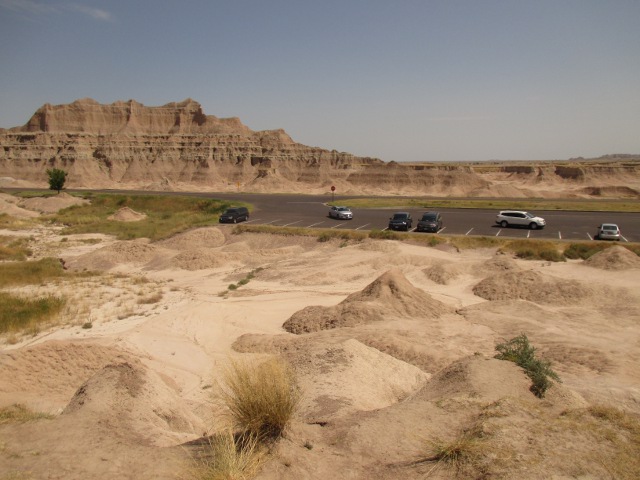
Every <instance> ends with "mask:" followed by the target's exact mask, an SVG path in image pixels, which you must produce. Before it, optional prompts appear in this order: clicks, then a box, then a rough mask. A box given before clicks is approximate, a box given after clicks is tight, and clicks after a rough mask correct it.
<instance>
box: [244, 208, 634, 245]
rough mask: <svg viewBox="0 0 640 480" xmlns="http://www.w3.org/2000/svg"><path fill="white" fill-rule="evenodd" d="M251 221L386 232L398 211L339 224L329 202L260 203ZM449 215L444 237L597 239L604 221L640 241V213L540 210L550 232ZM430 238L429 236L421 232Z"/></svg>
mask: <svg viewBox="0 0 640 480" xmlns="http://www.w3.org/2000/svg"><path fill="white" fill-rule="evenodd" d="M255 205H256V206H257V207H258V208H256V210H255V211H254V212H253V214H252V216H251V218H250V220H249V222H250V223H251V224H261V225H276V226H291V227H305V228H334V229H352V230H373V229H377V230H385V229H387V226H388V221H389V217H390V216H391V215H393V213H394V212H395V211H400V210H389V209H352V211H353V220H337V219H334V218H330V217H329V216H328V211H329V207H328V206H327V205H326V204H325V203H323V202H308V201H295V200H294V201H288V202H283V203H280V204H279V205H278V208H268V209H265V208H263V206H260V205H259V204H255ZM402 211H407V212H409V213H411V215H412V217H413V225H412V229H411V230H410V231H415V227H416V224H417V223H418V220H419V219H420V217H421V216H422V214H423V213H424V212H425V211H426V210H425V209H420V210H415V209H408V210H402ZM437 211H439V212H441V213H442V216H443V220H444V222H443V228H442V229H441V230H440V232H439V233H441V234H445V235H446V234H449V235H480V236H496V237H509V238H523V239H524V238H539V239H560V240H593V236H594V234H595V232H596V230H597V227H598V225H599V224H601V223H616V224H618V226H619V227H620V230H621V232H622V239H621V241H622V242H625V241H626V242H638V241H640V214H636V213H617V212H568V211H535V212H533V213H535V214H536V215H538V216H540V217H543V218H544V219H545V220H546V222H547V225H546V227H545V228H544V229H537V230H531V229H529V228H524V227H521V228H518V227H508V228H501V227H500V226H499V225H497V224H496V223H495V219H496V215H497V213H498V210H476V209H438V210H437ZM415 234H416V235H429V234H428V233H417V232H416V233H415Z"/></svg>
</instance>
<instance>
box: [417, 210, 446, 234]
mask: <svg viewBox="0 0 640 480" xmlns="http://www.w3.org/2000/svg"><path fill="white" fill-rule="evenodd" d="M441 228H442V215H440V212H425V213H424V214H423V215H422V218H421V219H420V221H419V222H418V224H417V225H416V232H433V233H438V232H439V231H440V229H441Z"/></svg>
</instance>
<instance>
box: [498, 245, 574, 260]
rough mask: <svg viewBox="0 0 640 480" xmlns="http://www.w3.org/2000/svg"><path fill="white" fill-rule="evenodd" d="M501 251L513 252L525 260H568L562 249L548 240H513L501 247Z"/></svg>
mask: <svg viewBox="0 0 640 480" xmlns="http://www.w3.org/2000/svg"><path fill="white" fill-rule="evenodd" d="M500 251H501V252H512V253H514V254H515V256H516V257H518V258H522V259H525V260H546V261H548V262H564V261H566V259H565V257H564V255H563V252H562V249H561V248H559V247H558V245H557V244H556V243H554V242H551V241H547V240H512V241H509V242H508V243H507V244H506V245H504V246H502V247H501V248H500Z"/></svg>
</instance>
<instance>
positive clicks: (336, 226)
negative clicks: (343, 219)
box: [331, 224, 344, 229]
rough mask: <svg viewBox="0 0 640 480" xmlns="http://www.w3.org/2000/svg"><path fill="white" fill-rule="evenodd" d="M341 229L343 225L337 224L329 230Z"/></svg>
mask: <svg viewBox="0 0 640 480" xmlns="http://www.w3.org/2000/svg"><path fill="white" fill-rule="evenodd" d="M341 227H344V225H341V224H338V225H334V226H333V227H331V228H332V229H333V228H341Z"/></svg>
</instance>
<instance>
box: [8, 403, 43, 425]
mask: <svg viewBox="0 0 640 480" xmlns="http://www.w3.org/2000/svg"><path fill="white" fill-rule="evenodd" d="M52 418H54V416H53V415H49V414H47V413H42V412H34V411H32V410H29V409H28V408H27V407H25V406H24V405H22V404H20V403H15V404H13V405H10V406H8V407H3V408H0V425H3V424H8V423H25V422H31V421H33V420H40V419H47V420H51V419H52Z"/></svg>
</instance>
